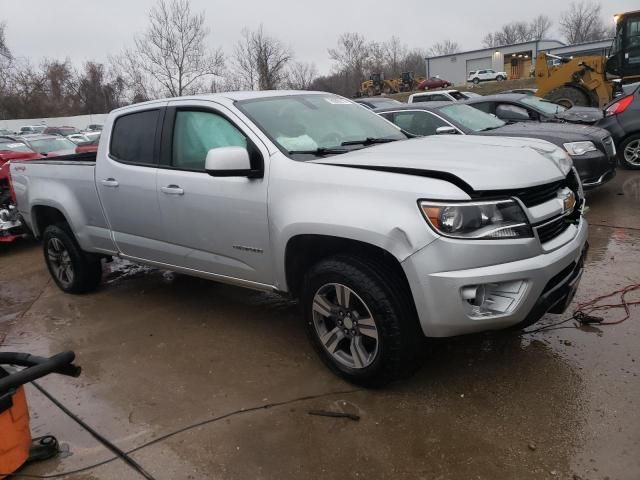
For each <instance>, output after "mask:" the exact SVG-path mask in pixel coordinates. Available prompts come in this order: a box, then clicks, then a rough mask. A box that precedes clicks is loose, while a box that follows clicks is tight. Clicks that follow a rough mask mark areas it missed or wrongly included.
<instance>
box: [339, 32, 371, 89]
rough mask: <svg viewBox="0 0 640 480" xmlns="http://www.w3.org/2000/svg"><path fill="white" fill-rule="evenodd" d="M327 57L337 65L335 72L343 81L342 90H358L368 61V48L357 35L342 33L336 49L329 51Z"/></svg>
mask: <svg viewBox="0 0 640 480" xmlns="http://www.w3.org/2000/svg"><path fill="white" fill-rule="evenodd" d="M329 57H330V58H331V60H333V61H335V62H336V63H337V69H336V70H337V72H336V73H340V74H341V75H340V77H341V78H342V79H343V81H344V87H343V90H345V91H348V92H355V91H357V90H359V87H360V82H361V81H362V79H363V78H364V70H365V66H366V65H367V61H368V60H369V48H368V44H367V42H366V40H365V38H364V37H363V36H362V35H361V34H359V33H343V34H342V35H340V37H338V45H337V46H336V48H330V49H329Z"/></svg>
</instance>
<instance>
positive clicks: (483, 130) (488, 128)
mask: <svg viewBox="0 0 640 480" xmlns="http://www.w3.org/2000/svg"><path fill="white" fill-rule="evenodd" d="M502 126H504V125H500V126H497V127H485V128H481V129H480V130H478V131H479V132H488V131H489V130H495V129H496V128H500V127H502Z"/></svg>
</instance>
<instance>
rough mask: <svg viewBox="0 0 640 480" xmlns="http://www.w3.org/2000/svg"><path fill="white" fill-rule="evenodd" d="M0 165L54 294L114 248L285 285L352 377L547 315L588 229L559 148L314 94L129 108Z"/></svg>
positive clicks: (560, 306) (388, 369)
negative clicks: (75, 149) (434, 342)
mask: <svg viewBox="0 0 640 480" xmlns="http://www.w3.org/2000/svg"><path fill="white" fill-rule="evenodd" d="M11 175H12V179H13V184H14V189H15V192H16V196H17V205H18V209H19V211H20V214H21V215H22V217H23V219H24V221H25V222H26V224H27V225H28V226H29V228H30V229H31V231H32V232H33V234H34V235H35V236H36V237H37V238H40V239H42V240H43V251H44V257H45V261H46V263H47V266H48V268H49V270H50V272H51V274H52V276H53V278H54V280H55V282H56V283H57V285H58V286H59V287H60V288H61V289H62V290H64V291H65V292H69V293H82V292H88V291H91V290H93V289H95V288H96V287H98V285H99V283H100V281H101V276H102V261H103V259H105V258H108V257H111V256H117V257H121V258H125V259H129V260H132V261H135V262H140V263H144V264H148V265H153V266H156V267H159V268H165V269H171V270H174V271H178V272H182V273H186V274H190V275H197V276H201V277H205V278H210V279H213V280H217V281H221V282H227V283H231V284H235V285H240V286H244V287H249V288H254V289H259V290H266V291H272V292H280V293H283V294H286V295H290V296H292V297H295V298H299V299H300V304H301V308H302V312H303V317H304V321H305V325H306V328H307V331H308V333H309V336H310V338H311V340H312V343H313V345H314V347H315V348H316V349H317V351H318V352H319V353H320V356H321V357H322V359H323V360H324V361H325V362H326V364H327V365H328V366H329V367H330V368H331V369H332V370H334V371H335V372H337V373H339V374H340V375H342V376H343V377H345V378H346V379H348V380H350V381H352V382H355V383H360V384H365V385H380V384H383V383H385V382H387V381H389V380H391V379H394V378H396V377H398V376H400V375H404V374H406V373H408V372H410V371H412V370H413V369H414V368H415V367H416V366H417V361H416V358H417V354H418V353H419V351H420V349H421V348H423V345H422V342H421V339H422V338H423V337H425V336H427V337H447V336H454V335H461V334H466V333H472V332H479V331H484V330H495V329H503V328H508V327H516V328H517V327H523V326H526V325H529V324H531V323H532V322H535V321H536V320H538V319H539V318H540V317H541V316H542V315H543V314H544V313H545V312H547V311H552V312H557V313H559V312H561V311H563V310H564V309H565V308H566V306H567V304H568V302H569V301H570V300H571V298H572V295H573V292H574V291H575V288H576V286H577V282H578V280H579V278H580V275H581V272H582V258H583V255H584V252H585V245H586V238H587V224H586V221H585V220H584V218H583V217H582V206H583V204H584V200H583V195H582V189H581V186H580V182H579V180H578V178H577V177H576V174H575V171H574V170H573V168H572V165H571V160H570V159H569V158H568V157H567V154H566V153H565V152H563V151H562V150H560V149H558V148H556V147H555V146H553V145H551V144H549V143H547V142H544V141H536V140H529V139H511V138H497V137H474V136H439V137H428V138H415V139H407V136H406V135H405V134H404V133H403V132H402V131H401V130H399V129H398V128H397V127H395V126H394V125H392V124H391V123H389V122H387V121H386V120H384V119H383V118H381V117H379V116H378V115H376V114H375V113H372V112H370V111H368V110H366V109H364V108H362V107H361V106H359V105H357V104H355V103H353V102H351V101H349V100H346V99H344V98H341V97H338V96H335V95H331V94H325V93H313V92H282V91H280V92H246V93H229V94H217V95H203V96H198V97H188V98H175V99H170V100H158V101H152V102H147V103H142V104H137V105H132V106H130V107H125V108H122V109H119V110H115V111H114V112H112V113H111V114H110V115H109V116H108V119H107V121H106V123H105V126H104V130H103V136H102V140H101V142H100V146H99V149H98V152H97V157H96V158H95V159H94V158H93V157H91V155H88V156H76V157H69V158H61V159H43V160H36V161H31V162H28V163H27V162H24V163H21V162H15V163H12V165H11ZM265 328H268V327H267V326H266V325H265Z"/></svg>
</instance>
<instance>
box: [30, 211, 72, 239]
mask: <svg viewBox="0 0 640 480" xmlns="http://www.w3.org/2000/svg"><path fill="white" fill-rule="evenodd" d="M58 223H66V224H67V225H69V226H71V224H70V223H69V220H68V219H67V216H66V214H65V213H64V212H63V210H62V209H61V208H60V207H59V206H52V205H34V206H33V207H31V230H32V232H33V236H34V237H35V238H37V239H41V238H42V234H43V233H44V231H45V229H46V228H47V227H48V226H49V225H55V224H58Z"/></svg>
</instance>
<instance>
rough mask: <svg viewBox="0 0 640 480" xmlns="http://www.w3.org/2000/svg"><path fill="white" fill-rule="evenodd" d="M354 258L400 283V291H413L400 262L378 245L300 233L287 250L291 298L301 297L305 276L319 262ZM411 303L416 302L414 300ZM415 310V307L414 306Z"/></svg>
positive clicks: (343, 238)
mask: <svg viewBox="0 0 640 480" xmlns="http://www.w3.org/2000/svg"><path fill="white" fill-rule="evenodd" d="M340 254H344V255H352V256H353V257H354V258H357V259H360V260H365V261H369V262H371V263H373V264H374V265H375V266H376V268H377V269H379V270H381V272H383V273H384V274H385V276H386V275H389V276H391V277H392V278H393V279H394V280H396V281H398V282H400V283H401V289H402V290H404V291H405V292H407V293H408V292H410V288H409V280H408V279H407V276H406V274H405V272H404V269H403V268H402V265H401V264H400V261H399V260H398V259H397V258H396V256H395V255H393V254H392V253H391V252H389V251H388V250H385V249H384V248H381V247H379V246H376V245H373V244H370V243H367V242H362V241H359V240H354V239H350V238H345V237H335V236H330V235H319V234H300V235H296V236H294V237H291V238H290V239H289V241H288V242H287V245H286V247H285V255H284V260H285V262H284V274H285V282H286V286H287V291H288V292H289V294H290V295H292V296H294V297H298V296H299V295H300V291H301V286H302V280H303V278H304V275H305V273H306V272H307V271H308V270H309V269H310V268H311V267H312V266H313V265H314V264H316V263H317V262H319V261H320V260H322V259H324V258H328V257H331V256H334V255H340ZM409 297H411V302H412V303H413V297H412V296H411V295H409ZM413 306H414V308H415V305H413Z"/></svg>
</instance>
